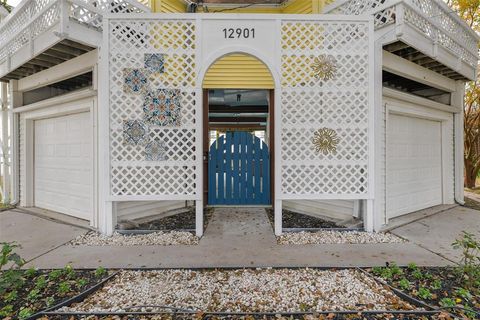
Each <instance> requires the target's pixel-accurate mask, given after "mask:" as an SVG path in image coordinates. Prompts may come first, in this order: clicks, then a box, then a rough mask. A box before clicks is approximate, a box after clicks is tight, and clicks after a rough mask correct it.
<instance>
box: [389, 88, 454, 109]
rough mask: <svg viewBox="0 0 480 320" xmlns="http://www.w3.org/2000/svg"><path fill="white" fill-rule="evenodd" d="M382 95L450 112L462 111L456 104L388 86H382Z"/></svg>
mask: <svg viewBox="0 0 480 320" xmlns="http://www.w3.org/2000/svg"><path fill="white" fill-rule="evenodd" d="M383 96H385V97H390V98H394V99H399V100H403V101H407V102H410V103H413V104H417V105H420V106H422V107H427V108H432V109H437V110H441V111H446V112H450V113H460V112H462V109H461V108H460V107H458V106H453V105H447V104H443V103H439V102H435V101H432V100H428V99H425V98H422V97H417V96H414V95H412V94H409V93H405V92H401V91H398V90H394V89H390V88H383Z"/></svg>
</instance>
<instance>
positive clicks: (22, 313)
mask: <svg viewBox="0 0 480 320" xmlns="http://www.w3.org/2000/svg"><path fill="white" fill-rule="evenodd" d="M32 314H33V311H32V310H31V309H30V308H22V309H20V312H19V313H18V318H19V319H26V318H28V317H30V316H31V315H32Z"/></svg>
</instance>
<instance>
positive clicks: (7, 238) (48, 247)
mask: <svg viewBox="0 0 480 320" xmlns="http://www.w3.org/2000/svg"><path fill="white" fill-rule="evenodd" d="M85 232H87V230H86V229H84V228H79V227H75V226H72V225H68V224H63V223H58V222H54V221H52V220H50V219H46V218H41V217H38V216H35V215H33V214H27V213H24V212H21V211H20V210H16V209H13V210H8V211H3V212H0V242H12V241H15V242H17V243H18V244H20V245H21V246H22V247H21V249H19V250H18V251H17V252H18V253H19V254H20V256H21V257H22V258H23V259H25V260H26V261H32V260H34V259H35V258H38V257H40V256H42V255H44V254H46V253H48V252H50V251H52V250H54V249H56V248H59V247H61V246H63V245H64V244H65V243H66V242H68V241H70V240H71V239H72V238H74V237H76V236H78V235H81V234H83V233H85Z"/></svg>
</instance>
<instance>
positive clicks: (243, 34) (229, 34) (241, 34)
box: [222, 28, 255, 39]
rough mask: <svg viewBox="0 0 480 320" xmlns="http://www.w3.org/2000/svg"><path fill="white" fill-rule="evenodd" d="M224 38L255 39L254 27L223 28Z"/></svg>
mask: <svg viewBox="0 0 480 320" xmlns="http://www.w3.org/2000/svg"><path fill="white" fill-rule="evenodd" d="M222 31H223V36H224V38H225V39H255V28H224V29H223V30H222Z"/></svg>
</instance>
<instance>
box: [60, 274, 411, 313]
mask: <svg viewBox="0 0 480 320" xmlns="http://www.w3.org/2000/svg"><path fill="white" fill-rule="evenodd" d="M152 305H162V306H173V307H176V308H183V309H189V310H194V311H197V312H200V311H204V312H298V311H314V310H316V311H322V310H329V311H330V310H413V309H415V307H413V306H412V305H410V304H409V303H407V302H405V301H403V300H401V299H400V298H399V297H397V296H396V295H395V294H394V293H393V292H391V291H390V290H389V289H387V288H386V287H383V286H381V285H380V284H378V283H377V282H376V281H375V280H373V279H371V278H369V277H367V276H366V275H364V274H363V273H361V272H359V271H357V270H351V269H350V270H317V269H242V270H239V269H238V270H202V271H193V270H185V269H177V270H156V271H125V270H124V271H122V272H121V273H120V274H119V275H118V276H117V277H115V279H113V280H112V281H110V282H109V283H107V284H106V285H105V286H104V287H103V288H102V289H100V290H99V291H97V292H95V293H94V294H92V295H90V296H89V297H87V298H86V299H85V300H84V301H82V302H80V303H78V304H74V305H72V306H70V307H64V308H62V311H70V312H72V311H73V312H122V311H126V310H125V309H128V307H131V306H152ZM139 309H141V311H158V309H157V310H156V309H153V308H139ZM137 310H138V309H137Z"/></svg>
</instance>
